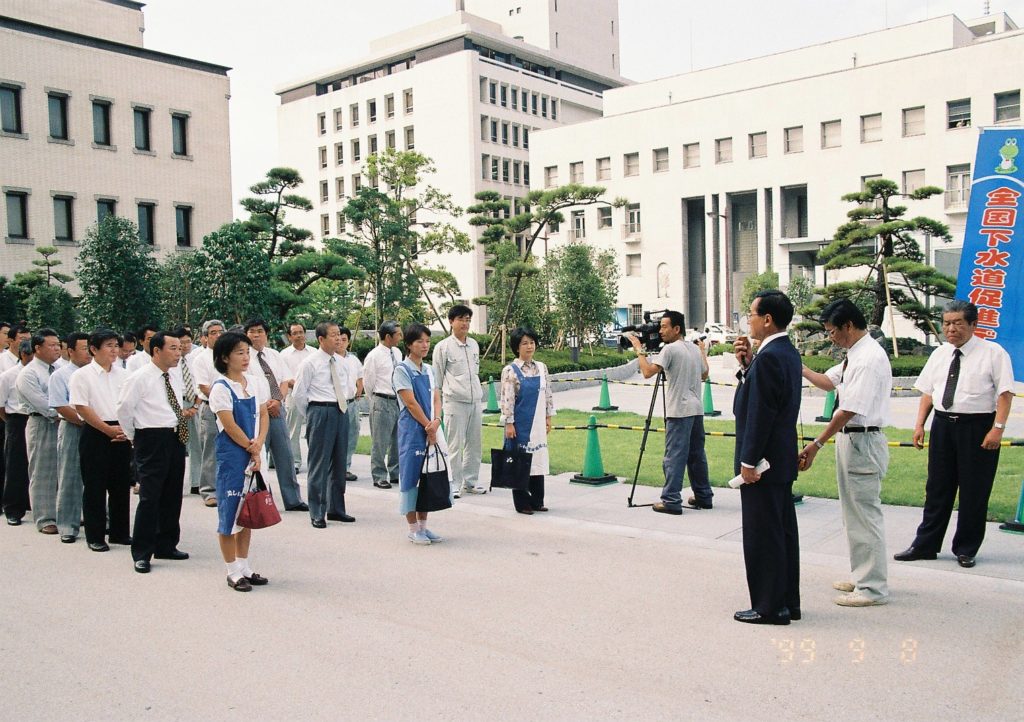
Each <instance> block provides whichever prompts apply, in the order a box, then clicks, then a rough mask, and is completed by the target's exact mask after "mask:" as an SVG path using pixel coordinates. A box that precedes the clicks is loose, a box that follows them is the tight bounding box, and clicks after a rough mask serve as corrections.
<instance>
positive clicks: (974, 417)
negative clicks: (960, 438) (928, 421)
mask: <svg viewBox="0 0 1024 722" xmlns="http://www.w3.org/2000/svg"><path fill="white" fill-rule="evenodd" d="M995 413H996V412H995V411H989V412H988V413H987V414H951V413H949V412H948V411H939V410H938V409H936V410H935V416H937V417H942V418H943V419H945V420H946V421H948V422H949V423H951V424H955V423H956V422H957V421H981V420H983V419H991V418H992V416H993V414H995Z"/></svg>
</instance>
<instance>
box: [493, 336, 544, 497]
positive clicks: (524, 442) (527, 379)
mask: <svg viewBox="0 0 1024 722" xmlns="http://www.w3.org/2000/svg"><path fill="white" fill-rule="evenodd" d="M509 345H510V346H511V347H512V353H514V354H516V355H517V357H518V358H516V359H515V360H514V361H513V362H512V363H510V364H509V365H508V366H506V367H505V368H504V369H502V371H501V404H500V405H501V420H502V422H503V423H504V424H505V438H506V439H510V440H512V442H513V444H514V448H516V449H519V450H521V451H525V452H528V453H530V454H532V455H533V460H532V463H531V465H530V484H529V488H528V489H526V490H524V491H518V490H515V489H513V491H512V501H513V503H514V504H515V507H516V511H518V512H519V513H520V514H533V513H534V512H535V511H547V510H548V508H547V507H546V506H544V476H545V475H546V474H547V473H548V471H549V469H548V432H549V431H551V417H552V416H554V415H555V402H554V399H553V398H552V395H551V385H550V384H549V383H548V368H547V366H545V365H544V364H543V363H542V362H540V361H535V360H534V359H533V355H534V353H536V351H537V346H538V345H539V341H538V340H537V334H536V333H534V332H533V331H531V330H530V329H528V328H517V329H516V330H515V331H513V332H512V335H511V337H510V338H509Z"/></svg>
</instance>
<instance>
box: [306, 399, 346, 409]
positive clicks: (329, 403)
mask: <svg viewBox="0 0 1024 722" xmlns="http://www.w3.org/2000/svg"><path fill="white" fill-rule="evenodd" d="M309 405H310V406H333V407H334V408H336V409H337V408H338V402H337V401H310V402H309ZM338 410H339V411H340V410H341V409H338Z"/></svg>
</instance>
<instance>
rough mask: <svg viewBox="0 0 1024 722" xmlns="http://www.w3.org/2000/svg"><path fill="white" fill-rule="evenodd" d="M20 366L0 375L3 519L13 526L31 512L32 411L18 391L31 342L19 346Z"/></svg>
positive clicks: (27, 362)
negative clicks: (29, 431)
mask: <svg viewBox="0 0 1024 722" xmlns="http://www.w3.org/2000/svg"><path fill="white" fill-rule="evenodd" d="M18 356H19V358H20V362H19V363H18V364H17V365H16V366H11V367H10V368H9V369H7V370H6V371H4V372H3V373H2V374H0V404H2V405H3V407H4V413H3V417H4V423H5V425H6V427H7V428H6V429H5V432H4V515H5V516H6V517H7V523H8V524H9V525H10V526H18V525H19V524H21V520H22V518H23V517H24V516H25V512H26V511H28V507H29V503H28V484H29V478H28V450H27V448H26V446H25V427H26V426H27V424H28V412H29V409H28V408H27V407H26V406H25V405H24V404H23V403H22V401H21V396H20V395H19V394H18V389H17V388H16V386H17V383H18V374H20V373H21V370H22V369H23V368H24V367H25V366H27V365H28V364H29V363H31V361H32V359H33V358H34V354H33V353H32V341H31V340H24V341H19V342H18Z"/></svg>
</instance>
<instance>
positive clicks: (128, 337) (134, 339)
mask: <svg viewBox="0 0 1024 722" xmlns="http://www.w3.org/2000/svg"><path fill="white" fill-rule="evenodd" d="M138 342H139V338H138V336H136V335H135V334H134V333H132V332H131V331H125V332H124V333H123V334H122V335H121V336H119V337H118V344H117V345H118V346H122V345H124V344H126V343H138Z"/></svg>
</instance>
